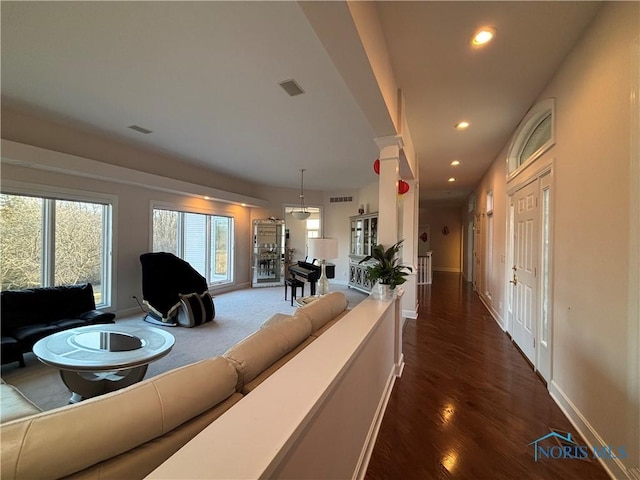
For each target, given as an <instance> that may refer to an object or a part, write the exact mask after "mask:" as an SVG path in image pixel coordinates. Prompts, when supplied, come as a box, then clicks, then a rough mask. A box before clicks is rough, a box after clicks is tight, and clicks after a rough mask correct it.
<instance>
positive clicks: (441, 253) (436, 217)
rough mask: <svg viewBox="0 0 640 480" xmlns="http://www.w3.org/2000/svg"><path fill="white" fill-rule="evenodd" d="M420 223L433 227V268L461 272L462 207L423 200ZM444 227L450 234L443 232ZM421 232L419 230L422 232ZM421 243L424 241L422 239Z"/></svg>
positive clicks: (431, 242)
mask: <svg viewBox="0 0 640 480" xmlns="http://www.w3.org/2000/svg"><path fill="white" fill-rule="evenodd" d="M419 215H420V216H419V220H418V222H419V224H420V225H429V226H430V227H431V240H430V246H431V250H432V251H433V255H432V257H431V259H432V260H431V261H432V266H433V270H436V271H438V270H439V271H443V272H460V271H461V269H462V268H461V267H462V266H461V265H460V248H461V241H460V235H461V231H462V222H461V219H460V207H458V206H452V205H441V204H438V203H437V202H436V203H426V202H423V203H422V204H421V205H420V214H419ZM444 227H447V228H448V229H449V234H448V235H444V234H443V233H442V231H443V229H444ZM420 233H421V232H418V234H420ZM419 243H422V241H421V240H420V241H419Z"/></svg>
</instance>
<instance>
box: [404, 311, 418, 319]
mask: <svg viewBox="0 0 640 480" xmlns="http://www.w3.org/2000/svg"><path fill="white" fill-rule="evenodd" d="M402 317H403V318H410V319H412V320H415V319H416V318H418V310H417V309H416V310H402Z"/></svg>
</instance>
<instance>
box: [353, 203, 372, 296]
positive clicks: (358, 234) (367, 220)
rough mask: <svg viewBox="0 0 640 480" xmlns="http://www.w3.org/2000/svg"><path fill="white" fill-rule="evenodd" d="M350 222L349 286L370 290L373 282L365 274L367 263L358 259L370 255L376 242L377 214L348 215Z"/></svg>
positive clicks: (364, 290) (365, 290)
mask: <svg viewBox="0 0 640 480" xmlns="http://www.w3.org/2000/svg"><path fill="white" fill-rule="evenodd" d="M349 221H350V224H351V230H350V232H351V233H350V234H351V242H350V248H349V287H351V288H355V289H357V290H360V291H363V292H367V293H368V292H370V291H371V288H372V287H373V284H372V283H371V281H370V280H369V278H368V276H367V270H366V268H367V264H371V263H375V260H371V261H369V262H367V263H363V264H361V263H360V261H361V260H362V259H364V258H365V257H366V256H367V255H371V251H372V250H373V247H375V246H376V245H377V243H378V214H377V213H369V214H366V215H357V216H354V217H349Z"/></svg>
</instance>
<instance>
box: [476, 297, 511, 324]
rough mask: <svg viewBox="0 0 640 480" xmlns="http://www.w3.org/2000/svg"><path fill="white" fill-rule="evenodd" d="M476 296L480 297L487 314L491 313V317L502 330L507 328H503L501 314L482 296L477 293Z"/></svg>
mask: <svg viewBox="0 0 640 480" xmlns="http://www.w3.org/2000/svg"><path fill="white" fill-rule="evenodd" d="M478 298H479V299H480V301H481V302H482V304H483V305H484V306H485V308H486V309H487V311H488V312H489V315H491V318H493V319H494V320H495V321H496V323H497V324H498V326H499V327H500V328H501V329H502V331H503V332H506V331H507V330H506V328H505V325H504V320H503V319H502V316H501V315H500V314H499V313H498V312H496V311H495V310H494V309H493V307H491V305H489V304H488V303H487V300H486V299H485V298H484V296H482V295H480V294H478Z"/></svg>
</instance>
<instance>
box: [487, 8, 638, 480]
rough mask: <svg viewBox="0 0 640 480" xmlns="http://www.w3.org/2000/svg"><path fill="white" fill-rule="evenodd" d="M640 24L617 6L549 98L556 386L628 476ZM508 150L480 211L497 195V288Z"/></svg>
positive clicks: (632, 448)
mask: <svg viewBox="0 0 640 480" xmlns="http://www.w3.org/2000/svg"><path fill="white" fill-rule="evenodd" d="M639 18H640V4H638V3H637V2H609V3H605V4H604V6H603V8H602V10H601V11H600V13H599V15H598V16H597V17H596V19H595V20H594V22H593V24H592V25H591V26H590V28H589V29H588V30H587V32H586V33H585V35H584V37H583V38H582V40H581V41H580V43H579V44H578V45H577V46H576V48H575V49H574V50H573V51H572V52H571V54H570V55H569V56H568V57H567V58H566V60H565V61H564V62H563V64H562V65H561V67H560V68H559V69H558V71H557V72H556V75H555V77H554V78H553V79H552V81H551V82H550V83H549V85H548V86H547V87H546V88H545V89H544V91H543V92H542V93H541V94H540V97H539V98H540V100H542V99H545V98H552V97H553V98H555V99H556V117H555V119H556V145H555V146H554V147H553V148H552V149H551V150H549V151H548V152H547V153H546V154H545V155H544V156H543V157H542V158H541V160H540V161H541V162H544V161H549V160H551V159H553V160H554V172H553V174H554V184H553V188H554V194H555V198H554V211H553V220H552V221H553V228H554V238H553V245H552V248H553V256H554V266H553V291H552V314H553V337H552V339H553V358H552V362H553V363H552V380H551V382H550V385H549V389H550V391H551V393H552V395H553V396H554V397H555V398H556V401H558V403H559V404H560V405H561V406H562V408H564V409H565V411H566V412H567V413H568V415H569V417H570V419H571V420H572V422H574V424H575V426H576V427H577V428H578V429H579V430H581V432H582V433H583V434H584V435H585V437H586V439H587V440H588V441H589V442H592V443H595V444H596V445H613V446H624V447H625V449H626V451H627V453H628V456H627V458H626V459H622V460H620V461H619V462H617V463H616V462H612V461H609V462H607V466H608V467H609V468H610V469H611V470H612V472H613V474H614V476H616V477H620V476H622V475H624V474H625V469H630V468H634V467H635V468H637V467H638V465H639V464H640V432H639V430H640V428H639V426H640V420H639V418H640V414H639V413H638V412H639V402H640V399H639V395H640V394H639V392H638V378H637V377H638V371H639V369H638V348H639V347H640V346H639V345H638V334H637V332H638V317H637V308H634V305H637V302H638V295H640V292H638V285H637V275H634V274H633V272H630V270H629V269H630V266H629V252H630V251H632V250H633V249H634V248H635V249H636V251H637V248H638V247H637V245H636V246H635V247H634V246H631V245H630V240H631V239H635V241H637V236H634V235H633V234H632V232H631V231H630V225H633V222H631V220H630V219H631V216H630V212H631V210H630V209H631V206H632V205H631V203H630V202H631V199H632V198H635V199H636V201H637V198H638V192H637V191H635V192H634V191H632V190H631V183H630V182H629V180H628V179H629V174H630V168H631V165H635V167H634V168H636V171H637V162H638V158H637V148H636V149H635V150H632V148H631V140H632V132H631V129H630V123H631V122H630V119H631V118H632V115H635V116H637V115H638V112H637V106H636V110H632V103H631V100H630V98H631V91H632V90H631V89H632V78H633V76H636V77H637V76H638V71H634V70H632V65H633V62H632V43H633V42H634V41H636V42H637V38H638V34H639V22H638V19H639ZM636 48H637V47H636ZM636 68H637V67H636ZM636 125H637V123H636ZM637 138H638V137H637V132H636V135H635V141H636V142H637ZM632 151H635V152H636V153H635V157H633V156H632ZM505 155H506V151H503V152H502V153H501V154H500V155H499V156H498V157H497V158H496V160H495V163H494V165H493V166H492V168H491V169H490V170H489V171H488V173H487V174H486V175H485V177H484V178H483V180H482V181H481V182H480V184H479V185H478V187H477V189H476V192H477V195H478V202H477V205H478V206H479V207H480V208H482V206H483V205H484V197H483V195H485V194H486V191H487V190H488V189H490V188H492V189H494V195H495V209H496V212H495V215H496V221H497V223H496V226H497V225H501V228H502V234H501V233H498V232H496V235H495V236H494V238H495V243H496V245H495V248H496V249H497V252H498V255H494V258H495V259H497V260H496V262H495V263H494V265H493V273H492V276H491V278H490V279H488V281H489V282H491V283H492V284H494V285H498V286H499V285H504V284H505V264H504V262H502V261H501V257H500V255H502V254H503V252H504V251H505V236H504V231H505V230H504V227H505V225H506V215H505V212H504V209H505V205H506V195H505V177H504V164H505ZM635 188H637V186H636V187H635ZM635 211H637V209H636V210H635ZM635 222H637V220H635ZM636 225H637V223H636ZM634 278H635V279H636V280H633V279H634ZM630 281H635V282H636V284H635V285H630V283H629V282H630ZM497 290H503V289H500V288H497ZM501 295H502V294H501ZM495 300H496V299H495V298H494V302H495ZM501 300H502V299H501ZM497 311H498V312H499V313H501V311H500V310H499V309H497ZM633 312H635V316H630V313H631V314H632V313H633Z"/></svg>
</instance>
